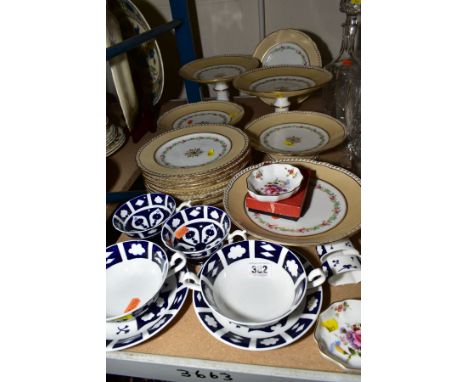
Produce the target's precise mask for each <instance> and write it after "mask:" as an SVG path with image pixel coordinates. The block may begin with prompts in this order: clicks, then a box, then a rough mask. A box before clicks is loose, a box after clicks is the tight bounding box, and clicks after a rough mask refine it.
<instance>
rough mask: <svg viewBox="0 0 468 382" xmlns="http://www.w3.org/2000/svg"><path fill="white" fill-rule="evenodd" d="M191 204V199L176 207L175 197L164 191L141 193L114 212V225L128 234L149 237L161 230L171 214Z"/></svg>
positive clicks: (136, 236) (142, 237)
mask: <svg viewBox="0 0 468 382" xmlns="http://www.w3.org/2000/svg"><path fill="white" fill-rule="evenodd" d="M190 205H191V202H190V201H188V202H183V203H181V204H180V205H179V207H177V208H176V201H175V200H174V198H173V197H172V196H170V195H167V194H163V193H151V194H143V195H139V196H137V197H135V198H133V199H130V200H129V201H127V202H126V203H124V204H122V205H121V206H120V207H119V208H118V209H117V210H116V211H115V212H114V215H113V216H112V225H113V226H114V228H115V229H116V230H117V231H120V232H122V233H125V234H126V235H127V236H130V237H133V238H136V239H149V238H150V237H153V236H155V235H157V234H158V233H159V232H160V230H161V227H162V224H163V223H164V222H165V221H166V220H167V219H169V217H170V216H172V215H173V214H174V213H175V212H178V211H180V210H181V209H182V208H184V207H190Z"/></svg>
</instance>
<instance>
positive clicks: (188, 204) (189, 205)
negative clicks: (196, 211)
mask: <svg viewBox="0 0 468 382" xmlns="http://www.w3.org/2000/svg"><path fill="white" fill-rule="evenodd" d="M188 207H192V201H191V200H189V201H187V202H183V203H180V205H179V207H177V208H176V212H179V211H180V210H181V209H183V208H188Z"/></svg>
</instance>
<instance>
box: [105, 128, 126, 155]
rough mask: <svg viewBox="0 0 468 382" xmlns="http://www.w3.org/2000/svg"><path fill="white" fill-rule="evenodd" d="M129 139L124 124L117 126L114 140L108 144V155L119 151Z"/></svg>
mask: <svg viewBox="0 0 468 382" xmlns="http://www.w3.org/2000/svg"><path fill="white" fill-rule="evenodd" d="M126 140H127V134H126V133H125V130H124V129H123V127H122V126H116V134H115V137H114V140H113V141H112V142H111V143H109V144H108V145H107V146H106V157H108V156H110V155H112V154H114V153H115V152H117V151H118V150H119V149H120V148H121V147H122V146H123V145H124V143H125V141H126Z"/></svg>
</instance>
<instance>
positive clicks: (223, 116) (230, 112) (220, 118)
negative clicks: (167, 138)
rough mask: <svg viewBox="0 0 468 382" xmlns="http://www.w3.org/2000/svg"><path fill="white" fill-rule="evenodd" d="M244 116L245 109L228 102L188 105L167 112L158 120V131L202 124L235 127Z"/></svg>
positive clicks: (206, 102)
mask: <svg viewBox="0 0 468 382" xmlns="http://www.w3.org/2000/svg"><path fill="white" fill-rule="evenodd" d="M243 116H244V108H243V107H242V106H240V105H238V104H236V103H232V102H228V101H204V102H195V103H188V104H186V105H182V106H178V107H175V108H174V109H171V110H169V111H167V112H165V113H164V114H163V115H162V116H161V117H160V118H159V119H158V129H159V130H169V129H178V128H181V127H190V126H194V125H200V124H228V125H235V124H236V123H237V122H239V121H240V120H241V119H242V117H243Z"/></svg>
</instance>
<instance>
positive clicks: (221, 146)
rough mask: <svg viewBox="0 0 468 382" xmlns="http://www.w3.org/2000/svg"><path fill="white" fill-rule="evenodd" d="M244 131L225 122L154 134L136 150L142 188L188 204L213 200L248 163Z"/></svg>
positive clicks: (218, 199) (216, 199)
mask: <svg viewBox="0 0 468 382" xmlns="http://www.w3.org/2000/svg"><path fill="white" fill-rule="evenodd" d="M250 155H251V154H250V146H249V140H248V138H247V135H246V134H245V133H244V132H243V131H241V130H239V129H237V128H235V127H232V126H229V125H215V124H212V125H197V126H192V127H184V128H180V129H174V130H170V131H168V132H165V133H163V134H160V135H158V136H157V137H155V138H153V139H152V140H150V141H149V142H147V143H146V144H145V145H144V146H142V147H141V148H140V150H139V151H138V153H137V156H136V160H137V163H138V166H139V167H140V169H141V171H142V174H143V178H144V181H145V185H146V188H147V190H148V191H149V192H163V193H166V194H170V195H172V196H174V197H175V198H177V199H179V200H191V201H192V204H200V203H202V204H216V203H219V202H221V200H222V198H223V193H224V188H225V187H226V185H227V184H228V183H229V181H230V180H231V179H232V177H233V176H234V175H235V174H236V173H237V172H239V171H240V170H242V169H243V168H244V167H246V166H247V165H248V164H249V163H250V159H251V158H250Z"/></svg>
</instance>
